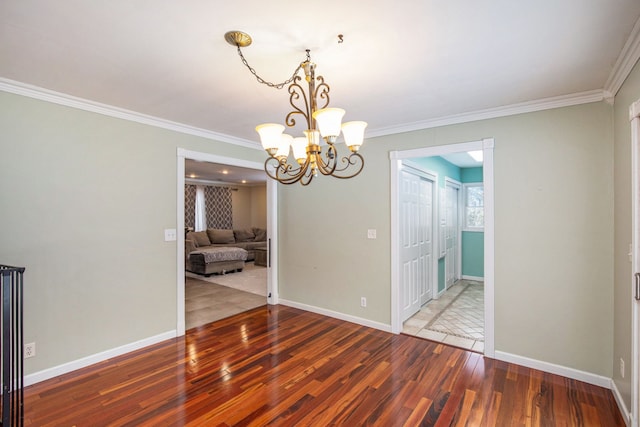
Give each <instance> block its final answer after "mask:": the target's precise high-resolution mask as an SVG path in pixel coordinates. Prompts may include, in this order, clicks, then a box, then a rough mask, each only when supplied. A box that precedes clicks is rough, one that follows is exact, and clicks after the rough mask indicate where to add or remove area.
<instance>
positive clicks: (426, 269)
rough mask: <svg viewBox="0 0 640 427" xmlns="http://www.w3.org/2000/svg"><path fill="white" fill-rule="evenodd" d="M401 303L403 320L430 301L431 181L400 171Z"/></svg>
mask: <svg viewBox="0 0 640 427" xmlns="http://www.w3.org/2000/svg"><path fill="white" fill-rule="evenodd" d="M399 196H400V197H399V202H400V209H399V211H400V212H399V213H400V227H399V228H400V301H401V307H402V310H401V311H402V321H404V320H406V319H408V318H409V317H411V316H412V315H413V314H415V313H416V312H417V311H418V310H420V306H421V305H422V304H424V302H426V301H428V300H429V299H431V298H432V289H433V286H432V285H433V283H432V272H431V266H432V259H433V258H432V256H433V255H432V252H433V224H432V218H433V181H430V180H428V179H426V178H424V177H421V176H419V175H417V174H414V173H411V172H409V171H407V170H406V169H404V170H402V171H401V172H400V194H399Z"/></svg>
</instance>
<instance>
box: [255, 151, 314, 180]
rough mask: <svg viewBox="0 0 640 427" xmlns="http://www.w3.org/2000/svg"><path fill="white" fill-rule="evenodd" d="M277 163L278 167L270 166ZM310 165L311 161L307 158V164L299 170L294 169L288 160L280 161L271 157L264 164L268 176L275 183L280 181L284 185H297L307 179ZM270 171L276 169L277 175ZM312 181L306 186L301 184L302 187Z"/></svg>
mask: <svg viewBox="0 0 640 427" xmlns="http://www.w3.org/2000/svg"><path fill="white" fill-rule="evenodd" d="M273 162H277V165H270V163H273ZM309 164H310V160H309V159H308V158H307V160H306V161H305V163H304V164H303V165H301V166H299V167H298V168H294V167H293V166H292V165H290V164H288V163H287V161H286V159H283V160H278V159H276V158H275V157H269V158H267V160H265V162H264V170H265V172H266V174H267V176H268V177H269V178H271V179H273V180H275V181H278V182H279V183H281V184H284V185H290V184H295V183H296V182H298V181H300V180H302V178H304V177H305V174H306V173H307V172H309V170H310V169H309ZM270 169H275V175H274V174H273V173H272V172H271V171H270ZM310 181H311V180H310V179H309V180H308V181H307V182H306V184H305V183H304V182H301V183H302V185H307V184H308V183H309V182H310Z"/></svg>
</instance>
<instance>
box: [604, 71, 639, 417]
mask: <svg viewBox="0 0 640 427" xmlns="http://www.w3.org/2000/svg"><path fill="white" fill-rule="evenodd" d="M639 99H640V64H638V63H636V65H635V67H634V68H633V70H632V71H631V73H630V74H629V76H628V77H627V79H626V80H625V82H624V84H623V85H622V87H621V88H620V90H619V91H618V93H617V94H616V98H615V104H614V114H613V119H614V169H613V173H612V176H613V181H614V184H615V205H614V212H615V234H614V235H615V239H614V244H613V248H614V253H615V269H614V289H613V292H614V309H613V313H614V320H613V330H614V331H615V335H614V341H613V342H614V344H613V361H612V365H613V367H612V371H613V380H614V382H615V385H616V387H617V389H618V390H619V391H620V395H621V396H622V398H623V400H624V403H625V405H626V407H627V409H629V410H631V381H632V373H631V360H632V349H631V347H632V342H631V337H632V329H631V325H632V323H633V321H632V313H631V304H630V303H629V300H630V298H631V291H630V289H632V276H633V271H632V270H631V268H632V266H631V263H630V262H629V255H628V253H629V245H630V244H631V236H632V235H633V228H632V203H631V194H632V190H631V182H632V178H631V124H630V122H629V107H630V106H631V104H633V103H634V102H636V101H638V100H639ZM605 178H606V179H610V176H609V175H606V176H605ZM620 359H622V360H624V361H625V364H626V375H625V376H624V378H623V377H622V376H621V375H620V369H619V363H620Z"/></svg>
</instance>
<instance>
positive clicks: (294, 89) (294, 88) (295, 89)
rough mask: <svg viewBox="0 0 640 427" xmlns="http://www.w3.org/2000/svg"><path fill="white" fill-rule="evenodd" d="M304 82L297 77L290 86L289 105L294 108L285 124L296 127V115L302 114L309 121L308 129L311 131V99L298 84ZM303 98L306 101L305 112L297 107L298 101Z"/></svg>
mask: <svg viewBox="0 0 640 427" xmlns="http://www.w3.org/2000/svg"><path fill="white" fill-rule="evenodd" d="M300 80H302V78H301V77H300V76H296V77H295V79H294V82H293V83H291V84H290V85H289V89H288V91H289V104H290V105H291V106H292V107H293V111H291V112H289V114H287V117H286V118H285V124H286V125H287V126H289V127H294V126H295V125H296V120H295V118H293V116H294V115H296V114H300V115H301V116H303V117H304V118H305V120H306V121H307V129H311V115H310V114H309V99H308V98H307V94H306V92H305V91H304V89H303V88H302V86H300V85H299V84H298V82H299V81H300ZM300 98H302V101H304V110H303V109H302V108H300V107H299V106H298V105H296V102H295V101H297V100H299V99H300Z"/></svg>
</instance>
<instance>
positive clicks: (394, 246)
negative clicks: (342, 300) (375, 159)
mask: <svg viewBox="0 0 640 427" xmlns="http://www.w3.org/2000/svg"><path fill="white" fill-rule="evenodd" d="M391 154H393V152H392V153H391ZM390 162H391V165H390V166H391V167H390V173H391V176H390V177H389V178H390V182H391V332H392V333H394V334H399V333H400V332H401V331H402V310H400V283H399V282H398V278H399V277H400V265H399V264H400V263H399V262H397V260H399V259H400V212H399V211H400V210H399V209H398V205H399V204H400V191H399V188H400V187H399V186H400V171H401V170H402V160H399V159H394V158H393V157H392V158H391V160H390ZM394 260H396V261H394ZM437 291H438V282H437V280H436V293H437Z"/></svg>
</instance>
